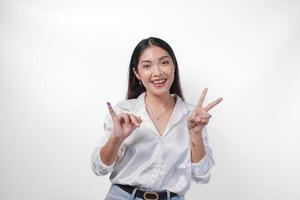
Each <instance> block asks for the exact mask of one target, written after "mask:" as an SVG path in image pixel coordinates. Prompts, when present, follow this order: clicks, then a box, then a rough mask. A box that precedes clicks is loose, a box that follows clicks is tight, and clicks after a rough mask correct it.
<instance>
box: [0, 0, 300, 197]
mask: <svg viewBox="0 0 300 200" xmlns="http://www.w3.org/2000/svg"><path fill="white" fill-rule="evenodd" d="M299 31H300V1H297V0H295V1H292V0H290V1H289V0H287V1H279V0H278V1H277V0H274V1H271V0H269V1H260V0H253V1H233V0H231V1H221V0H214V1H188V0H186V1H169V2H166V1H138V0H136V1H110V2H108V1H105V2H104V1H103V2H101V1H95V0H85V1H83V0H77V1H76V0H61V1H58V0H57V1H50V0H44V1H40V0H1V1H0V70H1V71H0V83H1V85H0V89H1V93H0V95H1V96H0V103H1V107H0V109H1V111H0V119H1V121H0V125H1V129H0V131H1V134H0V150H1V151H0V156H1V157H0V162H1V164H0V177H1V178H0V184H1V187H0V199H3V200H17V199H24V200H68V199H70V200H71V199H72V200H82V199H90V200H97V199H98V200H100V199H103V198H104V196H105V194H106V193H107V191H108V188H109V186H110V183H109V180H108V176H105V177H97V176H95V175H94V174H93V173H92V171H91V169H90V155H91V152H92V149H93V148H94V147H95V146H96V145H97V144H98V140H99V136H100V134H101V130H102V126H103V125H102V123H103V119H104V116H105V114H106V112H107V110H106V101H110V102H111V103H113V104H115V103H117V102H119V101H120V100H122V99H124V97H125V93H126V87H127V68H128V64H129V59H130V55H131V53H132V51H133V48H134V47H135V45H136V44H137V43H138V42H139V41H140V40H141V39H143V38H146V37H149V36H156V37H161V38H162V39H164V40H166V41H167V42H168V43H169V44H170V45H171V46H172V47H173V49H174V51H175V54H176V56H177V59H178V62H179V67H180V75H181V81H182V85H183V91H184V95H185V97H186V99H187V100H188V101H189V102H191V103H195V102H196V101H197V99H198V97H199V95H200V92H201V90H202V89H203V88H204V87H208V89H209V90H208V96H207V100H206V102H209V101H211V100H214V99H215V98H217V97H219V96H222V97H223V98H224V100H223V102H222V103H221V104H220V105H218V106H217V107H216V108H215V109H213V110H212V112H211V114H212V115H213V118H212V119H211V121H210V124H209V126H208V129H209V139H210V143H211V146H212V148H213V150H214V155H215V160H216V166H215V167H214V168H213V170H212V178H211V181H210V183H209V184H207V185H196V184H193V185H192V188H191V190H190V191H189V193H188V195H187V199H191V200H197V199H205V200H219V199H225V200H227V199H230V200H241V199H243V200H254V199H255V200H297V199H300V190H299V188H298V185H299V180H300V160H299V153H300V147H299V139H300V136H299V134H300V125H299V122H298V121H299V119H300V114H299V111H300V104H299V100H300V69H299V67H300V32H299Z"/></svg>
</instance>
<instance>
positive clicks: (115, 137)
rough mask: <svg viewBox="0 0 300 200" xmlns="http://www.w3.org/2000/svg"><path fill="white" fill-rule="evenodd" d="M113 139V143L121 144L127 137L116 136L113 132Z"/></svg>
mask: <svg viewBox="0 0 300 200" xmlns="http://www.w3.org/2000/svg"><path fill="white" fill-rule="evenodd" d="M111 140H112V142H113V144H115V145H120V144H122V142H123V141H124V140H125V138H123V137H120V136H116V134H114V133H113V134H112V135H111Z"/></svg>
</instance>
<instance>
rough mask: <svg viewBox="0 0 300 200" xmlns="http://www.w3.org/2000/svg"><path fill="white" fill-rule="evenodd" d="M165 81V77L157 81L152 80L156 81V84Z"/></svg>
mask: <svg viewBox="0 0 300 200" xmlns="http://www.w3.org/2000/svg"><path fill="white" fill-rule="evenodd" d="M163 82H165V79H161V80H157V81H152V83H156V84H159V83H163Z"/></svg>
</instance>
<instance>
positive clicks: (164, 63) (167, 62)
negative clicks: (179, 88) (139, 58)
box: [161, 60, 169, 65]
mask: <svg viewBox="0 0 300 200" xmlns="http://www.w3.org/2000/svg"><path fill="white" fill-rule="evenodd" d="M161 63H162V64H163V65H167V64H169V61H168V60H165V61H162V62H161Z"/></svg>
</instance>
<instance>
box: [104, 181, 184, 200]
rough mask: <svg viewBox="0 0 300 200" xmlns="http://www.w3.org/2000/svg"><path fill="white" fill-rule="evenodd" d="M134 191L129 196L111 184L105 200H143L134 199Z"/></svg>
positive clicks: (174, 198) (181, 198)
mask: <svg viewBox="0 0 300 200" xmlns="http://www.w3.org/2000/svg"><path fill="white" fill-rule="evenodd" d="M135 193H136V190H134V191H133V192H132V194H129V193H128V192H126V191H124V190H123V189H121V188H120V187H119V186H117V185H115V184H112V185H111V186H110V189H109V192H108V194H107V195H106V197H105V200H143V199H141V198H138V197H135ZM166 200H184V197H179V196H176V197H172V198H169V199H166Z"/></svg>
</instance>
